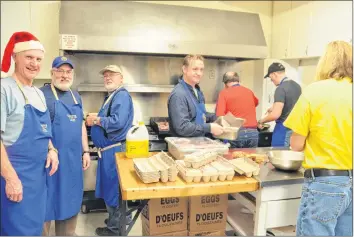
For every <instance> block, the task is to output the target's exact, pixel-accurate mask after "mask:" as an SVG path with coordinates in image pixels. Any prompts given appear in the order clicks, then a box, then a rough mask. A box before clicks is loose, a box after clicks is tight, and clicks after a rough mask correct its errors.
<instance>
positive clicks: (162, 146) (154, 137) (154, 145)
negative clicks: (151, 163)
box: [146, 125, 167, 152]
mask: <svg viewBox="0 0 354 237" xmlns="http://www.w3.org/2000/svg"><path fill="white" fill-rule="evenodd" d="M146 128H147V130H148V132H149V151H150V152H154V151H155V152H157V151H167V143H166V141H165V137H166V136H161V135H158V134H157V133H156V132H155V131H154V130H153V129H152V127H151V126H150V125H147V126H146Z"/></svg>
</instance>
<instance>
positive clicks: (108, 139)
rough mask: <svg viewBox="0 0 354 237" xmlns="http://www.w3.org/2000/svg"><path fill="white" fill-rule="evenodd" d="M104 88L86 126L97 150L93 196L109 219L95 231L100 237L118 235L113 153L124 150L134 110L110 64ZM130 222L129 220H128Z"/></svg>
mask: <svg viewBox="0 0 354 237" xmlns="http://www.w3.org/2000/svg"><path fill="white" fill-rule="evenodd" d="M100 74H101V75H102V77H103V80H104V86H105V88H106V90H107V91H108V96H106V98H105V100H104V103H103V105H102V107H101V109H100V111H99V113H98V115H92V114H90V115H89V116H88V117H87V118H86V124H87V125H88V126H92V128H91V138H92V141H93V143H94V144H95V146H96V147H97V148H99V151H98V155H99V159H98V166H97V178H96V197H97V198H103V199H104V201H105V203H106V207H107V211H108V214H109V216H108V219H107V220H106V221H105V223H106V225H107V227H103V228H97V229H96V234H97V235H99V236H114V235H119V218H120V215H121V214H120V212H119V198H121V197H120V195H119V193H120V189H119V180H118V173H117V166H116V159H115V153H116V152H122V151H125V139H126V135H127V132H128V130H129V129H130V128H131V127H132V123H133V117H134V110H133V101H132V98H131V96H130V94H129V93H128V91H127V90H126V89H125V88H124V87H123V74H122V70H121V68H120V67H118V66H116V65H109V66H107V67H105V68H104V69H102V70H101V71H100ZM128 221H129V220H128Z"/></svg>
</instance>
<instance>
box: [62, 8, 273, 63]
mask: <svg viewBox="0 0 354 237" xmlns="http://www.w3.org/2000/svg"><path fill="white" fill-rule="evenodd" d="M59 31H60V34H61V35H65V34H69V35H77V47H76V48H75V49H71V50H72V51H84V52H100V53H105V52H107V53H133V54H148V55H176V56H180V55H186V54H201V55H204V56H206V57H216V58H232V59H240V60H241V59H242V60H245V59H262V58H266V57H267V53H268V50H267V45H266V41H265V38H264V33H263V29H262V25H261V22H260V19H259V15H258V14H253V13H244V12H233V11H221V10H211V9H203V8H194V7H183V6H170V5H161V4H151V3H140V2H127V1H62V2H61V9H60V30H59ZM61 49H63V50H66V51H69V50H67V49H66V48H64V47H61Z"/></svg>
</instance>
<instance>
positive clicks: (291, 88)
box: [258, 63, 301, 147]
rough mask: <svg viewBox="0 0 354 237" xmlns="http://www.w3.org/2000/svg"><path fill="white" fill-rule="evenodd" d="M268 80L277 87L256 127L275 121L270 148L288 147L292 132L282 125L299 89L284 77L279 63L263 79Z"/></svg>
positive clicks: (299, 93)
mask: <svg viewBox="0 0 354 237" xmlns="http://www.w3.org/2000/svg"><path fill="white" fill-rule="evenodd" d="M268 77H269V78H270V79H271V80H272V82H273V83H274V85H275V86H276V87H277V88H276V90H275V93H274V104H273V106H272V107H271V108H270V109H268V113H267V115H266V116H265V117H264V118H262V119H260V120H259V121H258V127H259V128H262V127H263V125H262V124H263V123H268V122H271V121H275V123H276V125H275V127H274V130H273V136H272V147H288V146H289V144H290V136H291V134H292V131H291V130H290V129H288V128H286V127H285V126H284V125H283V122H284V121H285V119H286V118H287V117H288V115H289V114H290V112H291V110H292V109H293V107H294V105H295V103H296V101H297V100H298V99H299V97H300V95H301V87H300V85H299V84H298V83H296V82H295V81H293V80H291V79H289V78H288V77H286V75H285V67H284V66H283V65H282V64H281V63H272V64H271V65H270V66H269V68H268V73H267V75H265V76H264V78H268Z"/></svg>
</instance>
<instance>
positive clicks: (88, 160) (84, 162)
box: [82, 153, 91, 170]
mask: <svg viewBox="0 0 354 237" xmlns="http://www.w3.org/2000/svg"><path fill="white" fill-rule="evenodd" d="M90 164H91V158H90V154H88V153H84V155H83V156H82V169H83V170H87V169H88V168H89V167H90Z"/></svg>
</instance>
